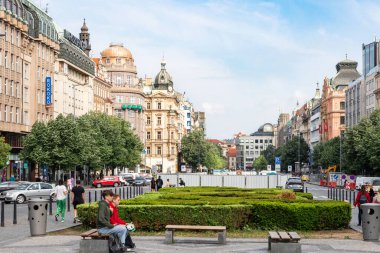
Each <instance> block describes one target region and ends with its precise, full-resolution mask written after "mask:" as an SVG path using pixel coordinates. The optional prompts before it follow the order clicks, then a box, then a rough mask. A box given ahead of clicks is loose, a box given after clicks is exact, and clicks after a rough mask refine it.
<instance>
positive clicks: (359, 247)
mask: <svg viewBox="0 0 380 253" xmlns="http://www.w3.org/2000/svg"><path fill="white" fill-rule="evenodd" d="M80 240H81V239H80V237H79V236H45V237H30V238H27V239H24V240H21V241H19V242H14V243H11V244H8V245H6V246H2V247H1V248H0V253H8V252H12V253H25V252H28V253H51V252H54V253H67V252H73V253H74V252H78V251H79V241H80ZM133 240H134V242H135V243H136V245H137V248H136V250H135V252H139V253H144V252H155V253H160V252H165V253H178V252H181V253H190V252H197V253H206V252H212V253H215V252H218V253H219V252H220V253H227V252H237V253H239V252H241V253H243V252H244V253H248V252H266V253H267V252H268V242H267V240H266V239H228V238H227V244H226V245H219V244H216V242H217V239H216V238H180V237H178V238H177V240H176V243H175V244H172V245H167V244H164V237H137V236H135V237H133ZM300 243H301V245H302V252H303V253H308V252H310V253H312V252H325V253H336V252H356V253H364V252H379V251H380V242H378V241H376V242H365V241H359V240H332V239H331V240H330V239H322V240H321V239H301V241H300Z"/></svg>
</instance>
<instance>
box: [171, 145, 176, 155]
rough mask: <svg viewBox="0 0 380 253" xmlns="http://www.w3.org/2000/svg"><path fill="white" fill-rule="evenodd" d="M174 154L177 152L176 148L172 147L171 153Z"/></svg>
mask: <svg viewBox="0 0 380 253" xmlns="http://www.w3.org/2000/svg"><path fill="white" fill-rule="evenodd" d="M174 152H175V150H174V147H172V152H171V154H172V155H174Z"/></svg>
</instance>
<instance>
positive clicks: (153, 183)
mask: <svg viewBox="0 0 380 253" xmlns="http://www.w3.org/2000/svg"><path fill="white" fill-rule="evenodd" d="M150 191H152V192H155V191H156V180H155V179H154V178H152V181H150Z"/></svg>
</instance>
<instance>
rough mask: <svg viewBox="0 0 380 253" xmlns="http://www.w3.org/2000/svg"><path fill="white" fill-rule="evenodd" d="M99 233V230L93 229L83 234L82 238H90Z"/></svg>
mask: <svg viewBox="0 0 380 253" xmlns="http://www.w3.org/2000/svg"><path fill="white" fill-rule="evenodd" d="M97 232H98V230H97V229H91V230H89V231H86V232H84V233H82V234H81V235H80V236H82V237H89V236H90V235H91V234H93V233H97Z"/></svg>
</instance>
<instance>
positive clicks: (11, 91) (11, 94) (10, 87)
mask: <svg viewBox="0 0 380 253" xmlns="http://www.w3.org/2000/svg"><path fill="white" fill-rule="evenodd" d="M9 95H10V96H11V97H12V96H13V80H11V83H10V86H9Z"/></svg>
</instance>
